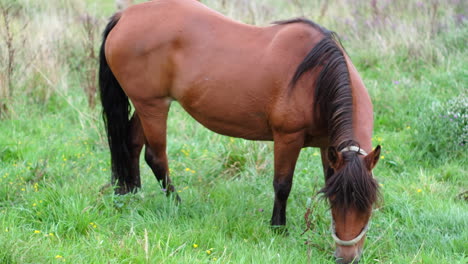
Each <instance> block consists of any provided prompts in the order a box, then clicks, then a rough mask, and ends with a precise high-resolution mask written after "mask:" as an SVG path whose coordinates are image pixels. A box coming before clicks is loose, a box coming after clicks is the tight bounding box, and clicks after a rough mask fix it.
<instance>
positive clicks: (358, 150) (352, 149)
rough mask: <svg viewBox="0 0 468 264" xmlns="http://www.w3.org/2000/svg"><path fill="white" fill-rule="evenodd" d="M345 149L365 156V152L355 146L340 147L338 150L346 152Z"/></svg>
mask: <svg viewBox="0 0 468 264" xmlns="http://www.w3.org/2000/svg"><path fill="white" fill-rule="evenodd" d="M346 151H354V152H357V153H358V154H361V155H364V156H367V152H365V151H364V150H363V149H362V148H360V147H357V146H349V147H346V148H344V149H342V150H341V151H340V152H346Z"/></svg>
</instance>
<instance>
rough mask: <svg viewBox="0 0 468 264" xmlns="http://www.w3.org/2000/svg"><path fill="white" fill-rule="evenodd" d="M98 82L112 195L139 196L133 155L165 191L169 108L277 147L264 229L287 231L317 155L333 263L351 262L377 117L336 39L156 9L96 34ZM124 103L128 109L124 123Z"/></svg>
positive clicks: (177, 4)
mask: <svg viewBox="0 0 468 264" xmlns="http://www.w3.org/2000/svg"><path fill="white" fill-rule="evenodd" d="M99 82H100V93H101V102H102V106H103V117H104V122H105V125H106V130H107V135H108V141H109V147H110V152H111V165H112V182H113V183H114V184H116V189H115V192H116V193H117V194H126V193H128V192H133V191H136V190H137V189H138V188H139V187H140V186H141V183H140V174H139V156H140V153H141V151H142V148H143V146H144V145H146V151H145V160H146V162H147V163H148V164H149V166H150V167H151V169H152V171H153V172H154V174H155V176H156V178H157V179H158V180H159V181H161V182H162V186H163V188H165V189H167V191H168V193H171V192H172V193H173V192H174V191H175V188H174V185H173V184H172V181H171V179H170V177H169V169H168V161H167V156H166V121H167V115H168V111H169V106H170V104H171V102H172V101H177V102H179V104H180V105H181V106H182V107H183V108H184V109H185V110H186V111H187V112H188V113H189V114H190V115H191V116H192V117H193V118H194V119H195V120H197V121H198V122H199V123H201V124H202V125H203V126H205V127H207V128H208V129H210V130H212V131H214V132H216V133H219V134H223V135H227V136H231V137H238V138H244V139H249V140H273V141H274V179H273V187H274V192H275V200H274V206H273V215H272V218H271V225H272V226H284V225H285V224H286V203H287V199H288V196H289V193H290V191H291V186H292V181H293V173H294V168H295V165H296V161H297V159H298V156H299V152H300V150H301V149H302V148H304V147H318V148H320V152H321V158H322V165H323V170H324V174H325V187H324V188H323V189H322V190H321V192H322V193H323V194H324V195H325V196H326V197H327V198H328V200H329V202H330V207H331V214H332V237H333V238H334V240H335V243H336V251H335V256H336V258H337V262H338V263H357V261H358V260H359V258H360V256H361V251H362V248H363V243H364V240H365V235H366V231H367V226H368V222H369V219H370V217H371V212H372V206H373V204H374V203H375V201H376V199H377V197H378V185H377V183H376V180H375V179H374V178H373V175H372V172H371V171H372V169H373V168H374V166H375V165H376V163H377V162H378V160H379V156H380V146H377V147H376V148H375V149H374V150H372V146H371V137H372V130H373V110H372V103H371V100H370V97H369V95H368V92H367V90H366V88H365V86H364V83H363V81H362V79H361V78H360V76H359V74H358V72H357V70H356V68H355V67H354V66H353V64H352V63H351V61H350V59H349V57H348V55H347V54H346V52H345V51H344V49H343V48H342V46H341V44H340V42H339V40H338V38H337V36H336V34H334V33H333V32H331V31H329V30H327V29H325V28H323V27H321V26H319V25H318V24H316V23H314V22H312V21H309V20H307V19H304V18H298V19H292V20H287V21H280V22H276V23H274V24H272V25H270V26H266V27H257V26H252V25H246V24H243V23H240V22H236V21H233V20H231V19H229V18H226V17H225V16H223V15H222V14H220V13H217V12H216V11H213V10H211V9H209V8H208V7H206V6H204V5H203V4H201V3H200V2H198V1H194V0H155V1H151V2H145V3H143V4H139V5H134V6H131V7H129V8H127V9H126V10H125V11H123V12H120V13H116V14H115V15H114V16H113V17H112V18H111V19H110V22H109V24H108V25H107V27H106V28H105V30H104V33H103V43H102V46H101V51H100V69H99ZM130 102H131V103H132V104H133V106H134V108H135V111H134V113H133V115H132V116H131V117H130V114H131V107H130Z"/></svg>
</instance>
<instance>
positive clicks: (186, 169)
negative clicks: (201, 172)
mask: <svg viewBox="0 0 468 264" xmlns="http://www.w3.org/2000/svg"><path fill="white" fill-rule="evenodd" d="M185 171H188V172H191V173H195V172H196V171H194V170H192V169H190V168H185Z"/></svg>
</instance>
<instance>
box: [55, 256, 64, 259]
mask: <svg viewBox="0 0 468 264" xmlns="http://www.w3.org/2000/svg"><path fill="white" fill-rule="evenodd" d="M55 258H56V259H62V258H63V257H62V256H60V255H57V256H55Z"/></svg>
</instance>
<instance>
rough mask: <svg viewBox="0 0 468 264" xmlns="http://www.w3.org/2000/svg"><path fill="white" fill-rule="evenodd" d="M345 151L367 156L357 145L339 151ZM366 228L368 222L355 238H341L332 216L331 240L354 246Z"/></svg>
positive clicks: (367, 228) (342, 244) (364, 233)
mask: <svg viewBox="0 0 468 264" xmlns="http://www.w3.org/2000/svg"><path fill="white" fill-rule="evenodd" d="M347 151H354V152H356V153H358V154H361V155H364V156H367V152H365V151H364V150H363V149H361V148H360V147H357V146H349V147H346V148H344V149H342V150H341V151H340V152H347ZM367 230H369V222H368V223H367V224H366V225H365V226H364V228H363V229H362V231H361V233H359V235H357V236H356V237H355V238H353V239H351V240H341V239H340V238H338V236H337V235H336V229H335V220H333V217H332V225H331V233H332V237H333V240H335V243H336V244H337V245H340V246H348V247H349V246H354V245H356V244H357V243H358V242H359V241H361V239H362V238H363V237H364V236H365V235H366V232H367Z"/></svg>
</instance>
